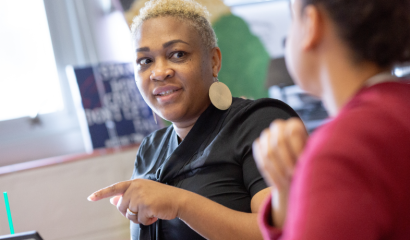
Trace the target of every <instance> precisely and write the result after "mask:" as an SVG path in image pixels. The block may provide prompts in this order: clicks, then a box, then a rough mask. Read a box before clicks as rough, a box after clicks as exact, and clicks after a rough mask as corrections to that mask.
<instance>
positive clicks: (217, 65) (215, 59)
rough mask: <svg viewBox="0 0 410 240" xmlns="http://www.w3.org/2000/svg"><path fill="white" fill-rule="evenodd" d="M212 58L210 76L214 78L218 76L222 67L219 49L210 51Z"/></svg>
mask: <svg viewBox="0 0 410 240" xmlns="http://www.w3.org/2000/svg"><path fill="white" fill-rule="evenodd" d="M211 57H212V74H213V76H214V77H216V76H218V73H219V71H220V70H221V67H222V53H221V49H220V48H219V47H214V48H213V49H212V50H211Z"/></svg>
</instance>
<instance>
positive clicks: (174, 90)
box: [153, 86, 182, 103]
mask: <svg viewBox="0 0 410 240" xmlns="http://www.w3.org/2000/svg"><path fill="white" fill-rule="evenodd" d="M181 90H182V88H179V87H175V86H164V87H158V88H155V89H154V91H153V95H154V96H155V98H156V99H157V100H158V102H160V103H166V102H172V101H173V100H174V99H175V98H176V97H177V96H178V95H179V94H180V92H181Z"/></svg>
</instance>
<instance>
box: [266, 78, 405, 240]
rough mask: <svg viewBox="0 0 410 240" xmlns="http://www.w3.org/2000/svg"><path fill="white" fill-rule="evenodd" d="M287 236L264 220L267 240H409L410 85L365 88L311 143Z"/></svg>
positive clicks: (295, 189)
mask: <svg viewBox="0 0 410 240" xmlns="http://www.w3.org/2000/svg"><path fill="white" fill-rule="evenodd" d="M289 201H290V202H289V209H288V218H287V220H286V223H285V226H284V230H283V232H282V231H281V230H279V229H275V228H274V227H272V226H271V224H270V218H271V215H270V213H271V205H270V198H269V199H268V200H267V201H266V202H265V205H264V207H263V210H262V212H261V214H260V218H259V220H260V222H259V223H260V227H261V230H262V233H263V235H264V238H265V239H295V240H296V239H308V240H321V239H332V240H333V239H343V240H354V239H360V240H364V239H366V240H371V239H410V84H409V82H402V83H399V82H386V83H381V84H377V85H374V86H372V87H369V88H365V89H362V90H361V91H360V92H359V93H358V94H356V96H355V97H354V98H353V99H352V100H351V101H350V102H349V103H348V104H347V105H346V106H345V107H344V108H343V109H342V110H341V112H340V113H339V114H338V116H336V117H335V118H334V119H333V120H332V121H331V122H329V123H328V124H326V125H325V126H323V127H321V128H320V129H318V130H317V131H316V132H315V133H314V134H313V135H312V136H311V138H310V139H309V141H308V143H307V145H306V148H305V151H304V152H303V154H302V156H301V158H300V159H299V163H298V166H297V169H296V172H295V177H294V180H293V182H292V188H291V194H290V200H289Z"/></svg>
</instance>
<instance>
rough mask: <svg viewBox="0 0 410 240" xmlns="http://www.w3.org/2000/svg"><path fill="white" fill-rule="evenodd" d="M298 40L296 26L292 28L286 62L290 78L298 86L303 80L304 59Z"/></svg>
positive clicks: (287, 42) (287, 46)
mask: <svg viewBox="0 0 410 240" xmlns="http://www.w3.org/2000/svg"><path fill="white" fill-rule="evenodd" d="M298 39H299V38H298V36H297V30H296V28H295V27H294V26H292V28H291V31H290V32H289V35H288V38H287V41H286V52H285V60H286V67H287V69H288V71H289V74H290V76H291V77H292V79H293V81H294V82H295V83H296V84H298V85H300V84H301V79H302V78H303V76H302V75H303V74H302V72H303V70H302V65H303V64H302V62H303V59H302V54H301V47H300V46H299V44H300V42H299V41H298Z"/></svg>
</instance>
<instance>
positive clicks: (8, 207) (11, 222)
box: [3, 192, 14, 234]
mask: <svg viewBox="0 0 410 240" xmlns="http://www.w3.org/2000/svg"><path fill="white" fill-rule="evenodd" d="M3 196H4V202H5V203H6V210H7V218H8V220H9V227H10V234H14V227H13V220H12V219H11V212H10V204H9V198H8V196H7V192H3Z"/></svg>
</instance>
